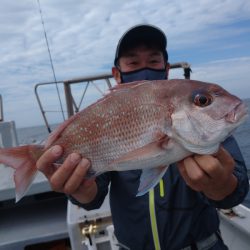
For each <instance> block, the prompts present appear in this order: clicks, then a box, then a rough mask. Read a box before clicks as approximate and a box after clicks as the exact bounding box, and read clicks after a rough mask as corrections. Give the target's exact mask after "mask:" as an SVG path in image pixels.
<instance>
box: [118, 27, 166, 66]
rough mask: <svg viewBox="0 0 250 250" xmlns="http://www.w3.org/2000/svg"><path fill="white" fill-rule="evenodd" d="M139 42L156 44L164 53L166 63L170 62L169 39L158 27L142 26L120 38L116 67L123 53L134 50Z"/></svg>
mask: <svg viewBox="0 0 250 250" xmlns="http://www.w3.org/2000/svg"><path fill="white" fill-rule="evenodd" d="M138 41H150V42H151V43H152V44H153V43H155V44H156V45H158V47H159V48H160V50H161V51H162V52H163V55H164V56H165V60H166V62H167V61H168V53H167V50H166V49H167V38H166V36H165V34H164V32H163V31H162V30H160V29H159V28H157V27H156V26H153V25H148V24H142V25H136V26H134V27H132V28H130V29H129V30H127V31H126V32H125V33H124V34H123V36H122V37H121V38H120V40H119V42H118V44H117V48H116V53H115V60H114V65H116V64H117V61H118V59H119V58H120V56H121V52H122V51H124V50H126V49H128V48H132V47H133V44H135V43H138Z"/></svg>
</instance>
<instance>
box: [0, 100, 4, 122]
mask: <svg viewBox="0 0 250 250" xmlns="http://www.w3.org/2000/svg"><path fill="white" fill-rule="evenodd" d="M2 121H3V99H2V95H0V122H2Z"/></svg>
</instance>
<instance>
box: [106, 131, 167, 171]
mask: <svg viewBox="0 0 250 250" xmlns="http://www.w3.org/2000/svg"><path fill="white" fill-rule="evenodd" d="M168 140H169V138H168V137H167V136H165V137H164V138H161V139H159V140H158V141H156V142H152V143H149V144H147V145H145V146H143V147H141V148H138V149H135V150H133V151H130V152H129V153H127V154H124V155H122V156H121V157H119V158H117V159H116V160H114V161H113V162H112V163H111V164H112V165H113V166H114V169H115V170H118V171H119V170H120V171H121V170H131V169H135V168H137V169H144V168H152V167H157V166H159V165H162V160H163V159H164V158H166V148H167V144H168Z"/></svg>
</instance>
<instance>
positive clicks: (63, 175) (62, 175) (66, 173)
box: [50, 153, 81, 191]
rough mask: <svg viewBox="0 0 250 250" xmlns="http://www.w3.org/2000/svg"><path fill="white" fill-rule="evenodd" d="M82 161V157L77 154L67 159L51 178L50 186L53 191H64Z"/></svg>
mask: <svg viewBox="0 0 250 250" xmlns="http://www.w3.org/2000/svg"><path fill="white" fill-rule="evenodd" d="M80 160H81V156H80V155H79V154H77V153H72V154H70V155H69V156H68V157H67V158H66V160H65V161H64V163H63V164H62V165H61V166H60V167H59V168H58V169H57V170H56V172H55V173H54V174H53V175H52V176H51V178H50V185H51V187H52V189H53V190H55V191H63V187H64V184H65V183H66V181H67V180H68V179H69V177H70V176H71V175H72V173H73V172H74V170H75V168H76V166H77V165H78V163H79V162H80Z"/></svg>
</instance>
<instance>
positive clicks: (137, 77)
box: [120, 68, 167, 83]
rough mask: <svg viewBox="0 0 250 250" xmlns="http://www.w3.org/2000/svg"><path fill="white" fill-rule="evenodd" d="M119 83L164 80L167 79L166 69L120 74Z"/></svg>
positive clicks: (146, 69)
mask: <svg viewBox="0 0 250 250" xmlns="http://www.w3.org/2000/svg"><path fill="white" fill-rule="evenodd" d="M120 74H121V83H128V82H134V81H142V80H164V79H167V72H166V69H165V68H164V69H151V68H143V69H139V70H134V71H130V72H121V71H120Z"/></svg>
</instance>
